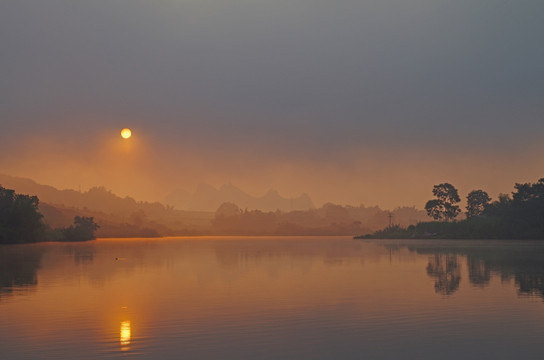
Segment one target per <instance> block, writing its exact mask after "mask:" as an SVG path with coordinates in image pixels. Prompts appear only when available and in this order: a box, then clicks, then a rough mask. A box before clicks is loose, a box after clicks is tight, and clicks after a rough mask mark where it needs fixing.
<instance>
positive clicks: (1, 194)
mask: <svg viewBox="0 0 544 360" xmlns="http://www.w3.org/2000/svg"><path fill="white" fill-rule="evenodd" d="M38 203H39V200H38V198H37V197H36V196H29V195H22V194H16V193H15V191H14V190H10V189H6V188H3V187H2V186H0V244H8V243H27V242H36V241H40V240H42V239H43V237H44V225H43V222H42V217H43V216H42V214H40V213H39V212H38Z"/></svg>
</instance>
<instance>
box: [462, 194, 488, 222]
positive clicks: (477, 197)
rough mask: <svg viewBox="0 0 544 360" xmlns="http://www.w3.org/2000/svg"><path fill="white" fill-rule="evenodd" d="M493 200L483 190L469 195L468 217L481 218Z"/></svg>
mask: <svg viewBox="0 0 544 360" xmlns="http://www.w3.org/2000/svg"><path fill="white" fill-rule="evenodd" d="M490 200H491V198H490V197H489V195H487V193H486V192H485V191H483V190H473V191H471V192H470V193H469V194H468V195H467V212H466V214H467V217H468V218H470V217H473V216H480V215H482V214H483V213H484V211H485V209H486V208H487V207H488V205H489V201H490Z"/></svg>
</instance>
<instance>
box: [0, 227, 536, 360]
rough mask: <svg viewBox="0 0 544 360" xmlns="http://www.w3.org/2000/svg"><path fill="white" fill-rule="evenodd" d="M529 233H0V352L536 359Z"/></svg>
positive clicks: (4, 355)
mask: <svg viewBox="0 0 544 360" xmlns="http://www.w3.org/2000/svg"><path fill="white" fill-rule="evenodd" d="M543 298H544V242H542V243H541V242H507V241H444V240H429V241H421V240H404V241H370V240H352V239H349V238H345V237H260V238H250V237H242V238H240V237H203V238H165V239H111V240H110V239H99V240H96V241H93V242H89V243H80V244H61V243H46V244H35V245H22V246H21V245H17V246H2V247H0V359H40V358H50V359H102V358H134V359H437V358H438V359H541V358H542V343H543V340H544V302H543Z"/></svg>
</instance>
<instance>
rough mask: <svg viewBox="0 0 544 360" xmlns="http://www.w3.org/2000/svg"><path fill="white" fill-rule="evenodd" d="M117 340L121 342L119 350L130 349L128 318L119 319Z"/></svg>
mask: <svg viewBox="0 0 544 360" xmlns="http://www.w3.org/2000/svg"><path fill="white" fill-rule="evenodd" d="M119 341H120V342H121V350H123V351H126V350H129V349H130V347H129V345H130V320H125V321H121V328H120V330H119Z"/></svg>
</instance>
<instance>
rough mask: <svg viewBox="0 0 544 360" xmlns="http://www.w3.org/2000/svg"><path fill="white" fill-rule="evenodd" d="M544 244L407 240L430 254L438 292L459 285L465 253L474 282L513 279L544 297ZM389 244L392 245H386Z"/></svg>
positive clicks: (518, 285) (523, 291) (420, 251)
mask: <svg viewBox="0 0 544 360" xmlns="http://www.w3.org/2000/svg"><path fill="white" fill-rule="evenodd" d="M543 245H544V244H543V243H540V242H522V241H519V242H515V241H498V242H491V241H470V242H465V241H448V242H445V241H440V242H436V245H434V244H432V245H431V244H429V243H428V242H427V243H425V244H421V245H417V244H414V243H407V247H408V249H409V250H410V251H415V252H417V253H418V254H427V255H430V257H429V263H428V265H427V274H428V275H429V276H431V277H433V278H435V279H436V283H435V288H436V292H437V293H441V294H452V293H453V292H455V291H456V290H457V289H458V288H459V283H460V281H461V277H460V275H459V270H460V267H459V264H458V260H457V258H458V256H466V258H467V268H468V279H469V282H470V283H471V284H472V285H475V286H479V287H486V286H489V282H490V281H491V278H492V277H493V276H498V277H500V279H501V281H503V282H507V281H510V280H511V279H513V280H514V284H515V286H516V288H517V289H518V293H519V294H520V295H531V296H539V297H541V298H543V299H544V246H543ZM386 247H390V246H386Z"/></svg>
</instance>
